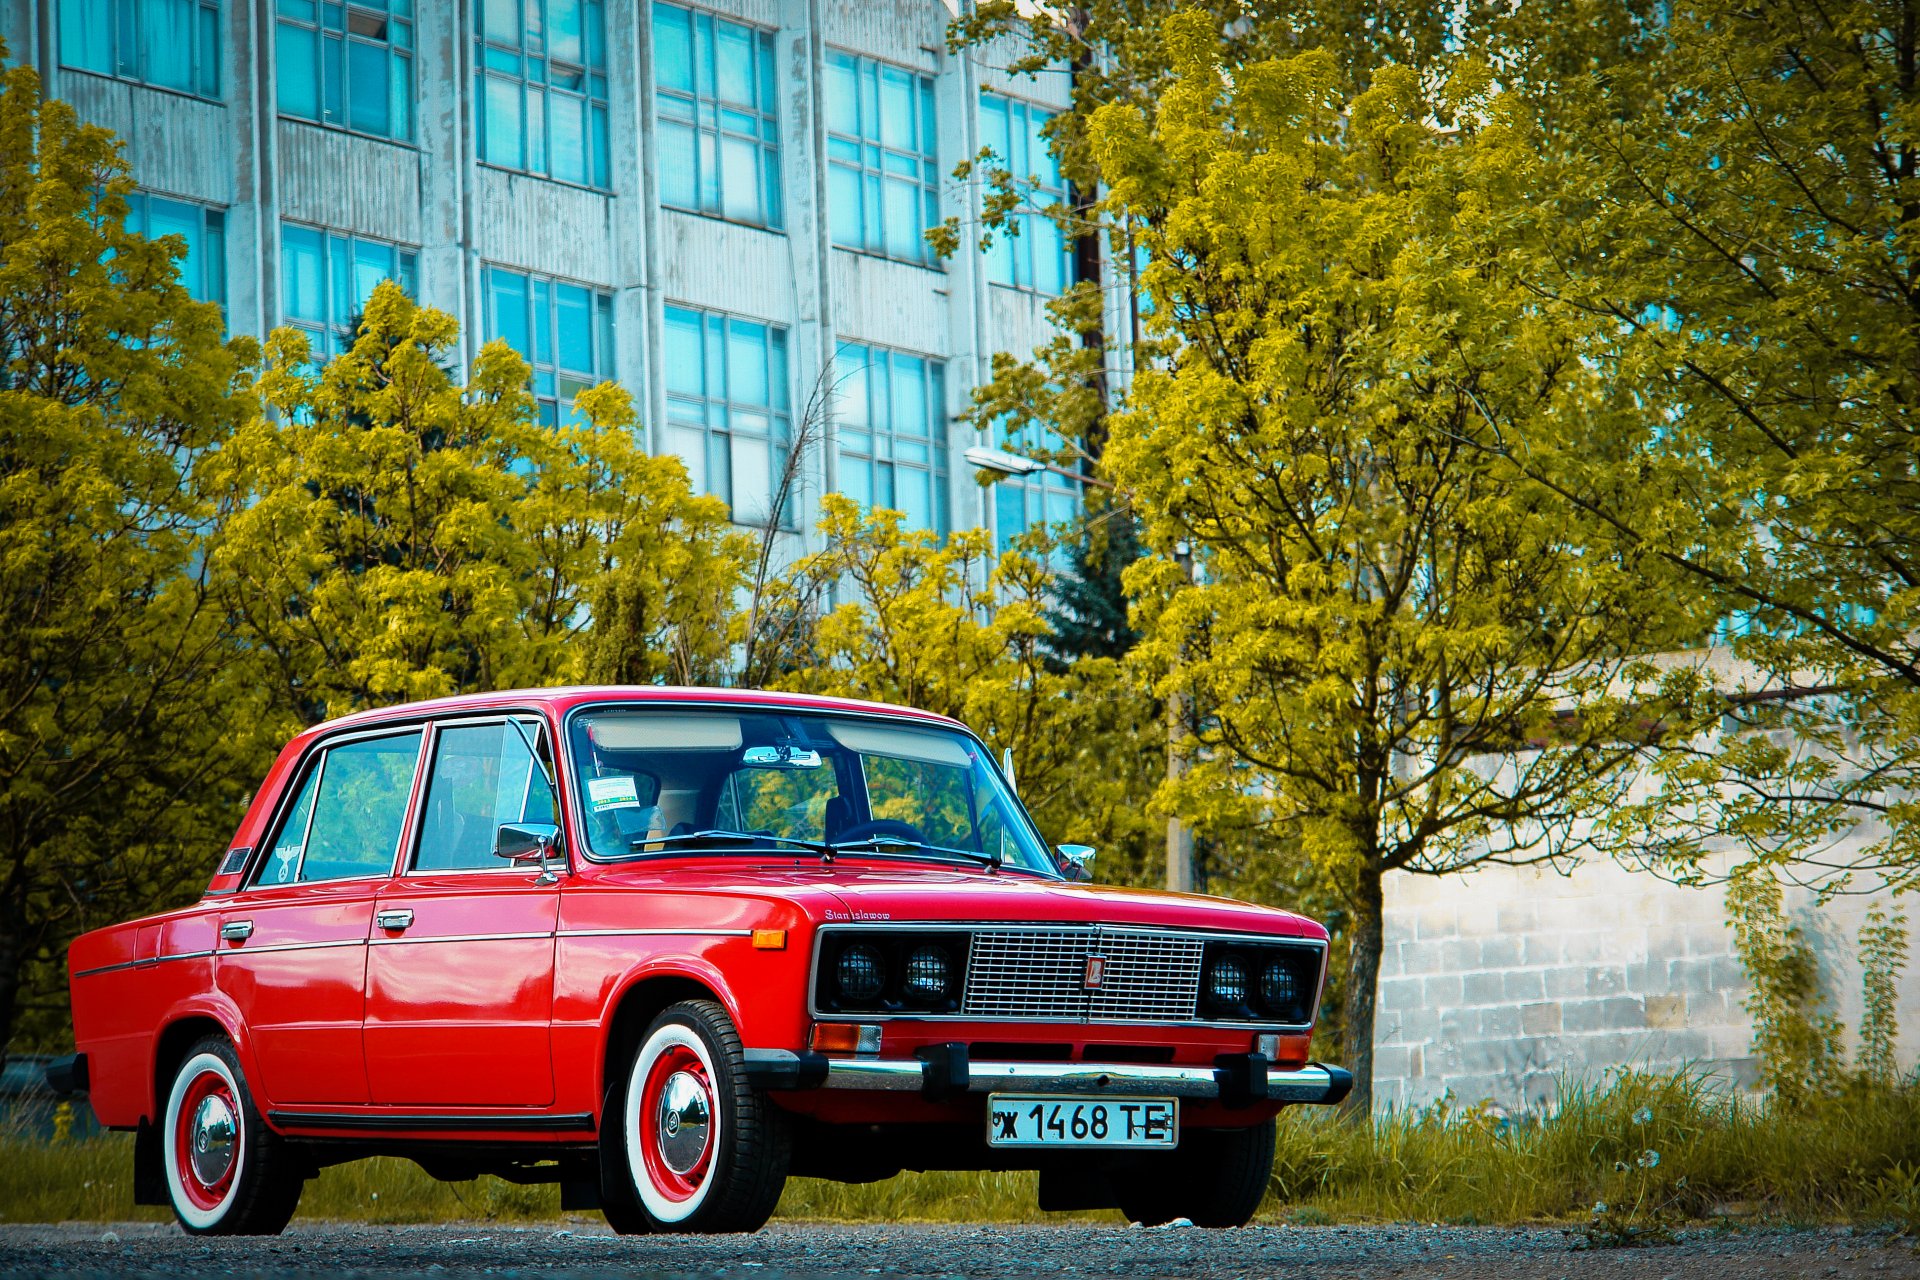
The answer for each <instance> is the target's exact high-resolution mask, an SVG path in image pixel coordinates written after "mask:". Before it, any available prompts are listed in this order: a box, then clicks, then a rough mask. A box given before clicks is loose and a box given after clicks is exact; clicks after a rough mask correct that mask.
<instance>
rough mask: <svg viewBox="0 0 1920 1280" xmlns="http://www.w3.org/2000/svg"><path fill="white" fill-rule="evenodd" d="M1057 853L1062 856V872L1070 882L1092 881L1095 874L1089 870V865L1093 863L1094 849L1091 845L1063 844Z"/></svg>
mask: <svg viewBox="0 0 1920 1280" xmlns="http://www.w3.org/2000/svg"><path fill="white" fill-rule="evenodd" d="M1056 852H1057V853H1058V854H1059V855H1060V872H1061V874H1062V875H1064V876H1066V878H1067V879H1069V880H1091V879H1092V878H1093V872H1091V871H1089V870H1087V864H1088V863H1089V862H1092V861H1093V855H1094V852H1095V850H1094V847H1093V846H1092V845H1090V844H1063V845H1061V846H1060V847H1059V849H1058V850H1056Z"/></svg>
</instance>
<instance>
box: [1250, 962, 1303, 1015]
mask: <svg viewBox="0 0 1920 1280" xmlns="http://www.w3.org/2000/svg"><path fill="white" fill-rule="evenodd" d="M1299 995H1300V984H1299V983H1298V982H1297V981H1296V980H1295V979H1294V976H1293V967H1292V966H1291V965H1289V964H1288V963H1287V962H1286V961H1284V960H1269V961H1267V967H1266V968H1265V969H1263V970H1261V971H1260V998H1261V999H1262V1000H1265V1001H1266V1002H1267V1008H1268V1009H1270V1010H1272V1011H1273V1012H1274V1013H1276V1014H1278V1015H1280V1016H1282V1017H1287V1018H1291V1017H1293V1016H1294V1015H1295V1013H1296V1009H1295V1007H1294V1001H1295V1000H1296V999H1298V998H1299Z"/></svg>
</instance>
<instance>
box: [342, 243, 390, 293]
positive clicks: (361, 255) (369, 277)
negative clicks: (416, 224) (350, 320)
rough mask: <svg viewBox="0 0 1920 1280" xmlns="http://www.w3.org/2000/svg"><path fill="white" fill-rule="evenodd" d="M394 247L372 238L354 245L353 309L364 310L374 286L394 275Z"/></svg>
mask: <svg viewBox="0 0 1920 1280" xmlns="http://www.w3.org/2000/svg"><path fill="white" fill-rule="evenodd" d="M393 258H394V254H393V249H392V248H391V247H389V246H387V245H383V244H376V243H374V242H373V241H370V240H356V241H355V242H354V245H353V304H352V305H353V309H354V310H355V311H361V310H364V309H365V307H366V305H367V299H368V298H371V297H372V296H373V290H374V286H375V285H377V284H379V283H380V282H381V281H382V280H387V279H391V278H392V277H393V275H394V266H393Z"/></svg>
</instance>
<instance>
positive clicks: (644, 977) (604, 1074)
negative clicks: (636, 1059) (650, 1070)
mask: <svg viewBox="0 0 1920 1280" xmlns="http://www.w3.org/2000/svg"><path fill="white" fill-rule="evenodd" d="M682 1000H712V1001H714V1002H715V1003H717V1004H719V1005H720V1007H721V1008H723V1009H725V1010H726V1011H727V1017H729V1018H731V1019H732V1020H733V1023H734V1025H735V1026H738V1025H740V1011H739V1008H738V1007H737V1006H736V1004H735V1002H734V1000H733V997H732V993H731V992H730V991H729V990H728V988H727V984H726V982H725V981H724V980H723V979H722V978H721V976H720V972H719V970H717V969H715V968H713V966H711V965H706V964H701V963H699V962H697V961H694V960H692V958H691V957H688V958H685V959H683V960H681V961H680V962H677V963H669V964H657V965H652V966H649V967H647V968H644V969H640V970H637V971H636V972H634V973H632V974H630V975H629V976H628V978H627V981H626V982H625V983H624V984H623V985H622V986H621V987H620V989H619V991H618V992H617V993H616V994H615V995H614V997H613V999H612V1000H610V1001H608V1012H607V1016H606V1018H605V1020H604V1021H603V1023H602V1030H601V1036H600V1055H599V1061H598V1063H597V1065H598V1068H599V1071H600V1079H599V1080H598V1082H597V1084H596V1087H595V1089H594V1103H593V1105H594V1116H595V1122H596V1127H597V1126H599V1125H603V1124H604V1123H605V1116H604V1114H603V1112H604V1111H605V1108H606V1101H607V1088H608V1083H609V1081H611V1080H612V1079H613V1078H614V1073H615V1072H616V1071H619V1070H621V1069H622V1064H623V1063H624V1061H625V1058H626V1056H627V1055H628V1054H629V1053H631V1052H633V1051H634V1050H635V1049H637V1048H638V1047H639V1045H640V1037H641V1036H642V1035H643V1034H644V1033H645V1032H646V1029H647V1026H648V1024H650V1023H651V1022H652V1021H653V1020H654V1019H655V1018H656V1017H658V1016H659V1015H660V1012H661V1010H663V1009H666V1008H668V1007H669V1006H671V1005H675V1004H678V1003H680V1002H681V1001H682Z"/></svg>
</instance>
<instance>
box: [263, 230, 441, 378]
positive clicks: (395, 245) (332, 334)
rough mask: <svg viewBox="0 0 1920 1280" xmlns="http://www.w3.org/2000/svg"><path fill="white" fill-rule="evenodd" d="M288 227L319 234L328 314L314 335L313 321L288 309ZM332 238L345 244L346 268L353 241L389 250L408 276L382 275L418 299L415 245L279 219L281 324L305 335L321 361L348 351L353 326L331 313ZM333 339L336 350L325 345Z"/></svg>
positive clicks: (363, 302)
mask: <svg viewBox="0 0 1920 1280" xmlns="http://www.w3.org/2000/svg"><path fill="white" fill-rule="evenodd" d="M290 228H291V229H292V230H295V231H303V232H311V233H313V234H316V235H318V236H319V237H320V295H321V301H322V303H323V305H324V307H325V309H326V311H327V312H328V313H329V314H328V318H327V320H325V321H323V322H322V323H321V332H320V333H319V334H315V333H314V331H313V329H312V328H311V327H310V325H311V324H312V323H313V322H311V321H308V320H304V319H300V318H297V317H295V316H294V315H293V314H292V312H291V311H290V310H289V309H288V308H289V307H290V306H291V305H292V303H291V301H290V299H291V297H292V294H293V290H292V289H290V288H288V287H287V270H288V264H289V261H290V259H291V255H290V254H289V253H288V252H287V231H288V230H289V229H290ZM335 241H339V242H341V243H343V244H345V245H346V251H347V267H348V270H349V271H351V270H352V267H353V248H354V246H355V245H356V244H362V243H364V244H370V245H378V246H380V247H382V248H384V249H389V250H391V251H392V252H393V254H394V263H395V265H396V266H397V267H399V268H400V271H401V274H402V275H404V276H406V277H408V278H407V279H402V278H400V276H395V275H389V276H387V277H385V278H386V279H388V280H392V281H394V282H395V283H396V284H398V285H399V286H400V287H401V288H403V289H405V290H406V291H407V296H408V297H410V298H413V299H415V300H416V301H418V299H419V296H420V249H419V247H418V246H412V245H404V244H401V243H400V242H399V241H397V240H382V239H379V238H378V237H376V236H363V235H357V234H355V233H353V232H350V231H349V232H342V231H336V230H334V229H333V228H331V227H322V226H315V225H313V224H312V223H307V222H299V221H297V220H295V219H292V218H281V219H280V243H279V246H278V249H279V256H280V323H281V324H282V325H284V326H286V327H288V328H293V329H298V330H300V332H302V333H304V334H306V335H307V338H308V341H309V343H310V345H311V346H312V348H313V355H314V358H315V359H316V360H317V361H319V362H321V363H324V362H325V361H327V360H330V359H332V358H333V357H334V356H335V355H337V354H339V353H341V352H345V351H347V350H349V349H350V348H351V347H352V346H353V329H352V328H351V327H350V326H349V325H347V324H346V323H345V320H346V317H342V318H341V319H340V320H338V321H336V320H335V319H334V317H333V316H332V314H331V313H332V310H333V301H334V295H335V284H334V279H333V272H334V265H335V264H334V255H333V252H332V246H333V244H334V242H335ZM349 284H351V282H349ZM355 305H356V306H359V307H362V308H364V307H365V305H366V299H365V298H362V299H360V300H359V301H358V302H357V303H356V304H355ZM336 338H337V339H338V340H339V342H340V345H339V348H338V350H337V351H336V350H333V349H331V348H329V347H328V346H327V343H328V342H329V341H331V340H333V339H336Z"/></svg>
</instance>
